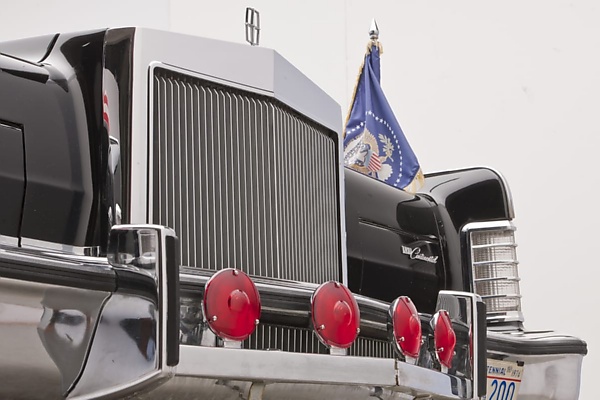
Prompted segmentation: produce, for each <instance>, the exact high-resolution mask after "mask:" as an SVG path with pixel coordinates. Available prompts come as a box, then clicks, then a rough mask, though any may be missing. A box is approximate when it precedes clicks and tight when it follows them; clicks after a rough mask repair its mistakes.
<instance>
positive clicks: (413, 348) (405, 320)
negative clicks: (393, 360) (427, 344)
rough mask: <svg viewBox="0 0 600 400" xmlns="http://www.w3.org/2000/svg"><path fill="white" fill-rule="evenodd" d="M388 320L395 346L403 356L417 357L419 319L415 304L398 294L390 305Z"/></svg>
mask: <svg viewBox="0 0 600 400" xmlns="http://www.w3.org/2000/svg"><path fill="white" fill-rule="evenodd" d="M389 316H390V322H391V328H392V335H393V340H394V343H395V344H396V348H397V349H398V350H399V351H400V353H401V354H402V355H404V356H408V357H411V358H418V357H419V351H420V350H421V340H422V335H421V319H420V318H419V313H418V312H417V308H416V307H415V304H414V303H413V302H412V301H411V300H410V298H409V297H407V296H400V297H398V298H397V299H396V300H394V302H393V303H392V305H391V306H390V314H389Z"/></svg>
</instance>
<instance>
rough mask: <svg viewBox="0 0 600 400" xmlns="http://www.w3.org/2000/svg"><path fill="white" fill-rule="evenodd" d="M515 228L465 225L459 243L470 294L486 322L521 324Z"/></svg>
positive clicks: (503, 223) (504, 223) (498, 224)
mask: <svg viewBox="0 0 600 400" xmlns="http://www.w3.org/2000/svg"><path fill="white" fill-rule="evenodd" d="M515 230H516V227H515V226H514V225H513V224H512V223H511V222H510V221H490V222H474V223H470V224H467V225H465V227H464V228H463V230H462V240H463V243H464V244H465V247H464V248H465V249H466V251H465V258H466V262H467V266H468V268H469V270H470V273H471V277H472V285H473V288H472V289H473V292H474V293H476V294H479V295H480V296H481V298H482V299H483V301H484V303H485V305H486V308H487V320H488V322H521V323H522V322H523V321H524V317H523V313H522V310H521V293H520V287H519V281H520V278H519V273H518V264H519V262H518V260H517V254H516V248H517V244H516V242H515V238H514V232H515Z"/></svg>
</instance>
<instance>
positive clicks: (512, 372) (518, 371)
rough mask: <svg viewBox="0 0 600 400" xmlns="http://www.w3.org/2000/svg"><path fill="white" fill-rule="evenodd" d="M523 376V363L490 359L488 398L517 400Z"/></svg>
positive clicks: (488, 399)
mask: <svg viewBox="0 0 600 400" xmlns="http://www.w3.org/2000/svg"><path fill="white" fill-rule="evenodd" d="M522 377H523V366H522V365H519V364H517V363H516V362H510V361H499V360H490V359H488V360H487V400H517V395H518V394H519V385H520V384H521V378H522Z"/></svg>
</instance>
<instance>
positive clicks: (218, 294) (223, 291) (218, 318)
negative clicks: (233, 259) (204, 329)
mask: <svg viewBox="0 0 600 400" xmlns="http://www.w3.org/2000/svg"><path fill="white" fill-rule="evenodd" d="M203 308H204V315H205V316H206V319H207V322H208V326H209V327H210V329H211V330H212V331H213V332H214V333H215V334H216V335H218V336H219V337H221V338H224V339H229V340H238V341H241V340H245V339H246V338H247V337H248V336H250V335H251V334H252V332H254V329H255V328H256V324H257V323H258V319H259V318H260V296H259V294H258V290H257V289H256V286H255V285H254V282H252V280H251V279H250V277H248V275H246V274H245V273H244V272H242V271H240V270H237V269H233V268H228V269H224V270H221V271H219V272H217V273H216V274H214V275H213V276H212V277H211V278H210V279H209V280H208V282H206V288H205V289H204V301H203Z"/></svg>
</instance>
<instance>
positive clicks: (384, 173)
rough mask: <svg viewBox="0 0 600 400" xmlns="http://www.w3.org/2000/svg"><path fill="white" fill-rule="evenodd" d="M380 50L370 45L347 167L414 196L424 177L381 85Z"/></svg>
mask: <svg viewBox="0 0 600 400" xmlns="http://www.w3.org/2000/svg"><path fill="white" fill-rule="evenodd" d="M380 53H381V46H380V45H379V43H378V42H376V41H371V42H370V43H369V48H368V49H367V54H366V55H365V60H364V63H363V65H362V67H361V71H360V72H359V77H358V83H357V85H356V88H355V90H354V96H353V99H352V104H351V108H350V111H349V113H348V118H347V120H346V126H345V137H344V164H345V165H346V166H347V167H349V168H352V169H354V170H356V171H359V172H362V173H363V174H365V175H369V176H372V177H374V178H377V179H379V180H381V181H383V182H385V183H387V184H389V185H392V186H395V187H398V188H400V189H403V190H406V191H407V192H410V193H415V192H416V191H417V190H419V188H420V187H421V186H422V185H423V181H424V177H423V172H422V171H421V166H420V165H419V161H418V160H417V156H415V153H414V152H413V151H412V149H411V147H410V145H409V144H408V141H407V140H406V137H405V136H404V133H403V132H402V129H401V128H400V124H399V123H398V121H397V120H396V117H395V116H394V112H393V111H392V109H391V107H390V105H389V103H388V102H387V99H386V98H385V95H384V94H383V90H382V89H381V84H380V77H381V72H380V58H379V57H380Z"/></svg>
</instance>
